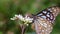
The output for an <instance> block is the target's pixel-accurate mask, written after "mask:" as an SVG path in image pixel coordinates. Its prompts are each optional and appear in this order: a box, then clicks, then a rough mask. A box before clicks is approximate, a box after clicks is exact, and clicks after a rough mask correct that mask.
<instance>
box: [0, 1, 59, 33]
mask: <svg viewBox="0 0 60 34" xmlns="http://www.w3.org/2000/svg"><path fill="white" fill-rule="evenodd" d="M35 5H38V6H35ZM54 5H59V6H60V0H0V34H20V28H19V25H18V23H17V22H15V21H11V20H10V18H11V17H13V16H14V15H15V14H22V15H24V14H25V13H31V14H37V13H38V12H40V11H41V10H43V9H45V8H47V7H50V6H54ZM26 34H35V32H34V30H32V29H31V26H29V27H27V29H26ZM51 34H60V14H59V15H58V16H57V17H56V20H55V26H54V28H53V31H52V33H51Z"/></svg>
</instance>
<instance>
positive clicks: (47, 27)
mask: <svg viewBox="0 0 60 34" xmlns="http://www.w3.org/2000/svg"><path fill="white" fill-rule="evenodd" d="M59 11H60V8H59V7H49V8H47V9H45V10H43V11H41V12H40V13H38V14H37V15H36V16H37V18H36V19H35V20H34V25H35V31H36V33H37V34H50V33H51V31H52V29H53V22H54V20H55V18H56V16H57V15H58V13H59Z"/></svg>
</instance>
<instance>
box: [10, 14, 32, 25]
mask: <svg viewBox="0 0 60 34" xmlns="http://www.w3.org/2000/svg"><path fill="white" fill-rule="evenodd" d="M16 19H18V20H21V21H23V22H24V24H27V25H28V23H31V22H32V21H33V18H30V17H28V16H25V17H23V16H22V15H20V14H19V15H15V16H14V17H13V18H11V20H16Z"/></svg>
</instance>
